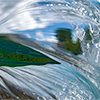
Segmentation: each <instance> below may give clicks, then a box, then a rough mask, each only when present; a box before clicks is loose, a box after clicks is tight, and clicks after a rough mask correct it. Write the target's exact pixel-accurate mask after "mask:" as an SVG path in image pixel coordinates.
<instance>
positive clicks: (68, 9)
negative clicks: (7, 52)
mask: <svg viewBox="0 0 100 100" xmlns="http://www.w3.org/2000/svg"><path fill="white" fill-rule="evenodd" d="M68 30H71V31H68ZM0 33H1V34H5V33H7V34H8V33H10V34H21V35H23V37H24V38H27V39H29V40H31V41H34V42H35V43H38V45H40V46H42V48H44V50H42V49H40V48H36V47H35V48H34V47H32V46H31V45H29V43H25V42H23V41H21V40H20V41H18V39H17V38H14V37H13V38H12V37H10V39H12V40H14V41H17V42H18V43H19V42H20V43H21V44H23V45H25V46H28V47H30V48H32V49H34V50H36V51H38V52H40V53H43V54H45V55H46V56H48V57H50V58H52V59H53V60H55V61H57V62H59V63H61V64H45V65H33V64H32V65H27V66H23V67H20V66H18V67H14V68H11V67H9V66H7V65H6V64H5V66H1V67H0V87H1V90H2V91H1V92H0V98H10V99H11V98H16V99H22V98H30V99H32V98H34V99H37V100H38V99H44V100H45V99H58V100H74V99H75V100H96V99H98V100H99V99H100V40H99V39H100V1H99V0H95V1H94V0H36V1H33V0H14V1H12V0H10V1H9V2H8V1H7V0H1V2H0ZM63 33H64V34H63ZM65 34H66V35H65ZM68 34H69V35H68ZM65 37H66V38H65ZM26 42H27V41H26ZM72 48H73V49H72ZM47 49H48V50H49V51H48V50H47ZM15 52H16V50H15ZM54 52H56V53H58V54H59V55H57V54H56V53H54ZM52 53H53V54H52ZM76 65H77V66H76ZM14 88H15V89H16V90H17V91H19V93H20V94H19V93H18V92H17V91H16V90H14ZM5 90H6V91H8V92H5ZM2 93H4V94H5V95H6V94H8V96H7V95H6V96H5V95H4V94H2Z"/></svg>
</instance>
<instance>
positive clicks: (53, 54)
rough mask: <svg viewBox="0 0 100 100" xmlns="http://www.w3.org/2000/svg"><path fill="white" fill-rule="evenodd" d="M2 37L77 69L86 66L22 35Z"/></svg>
mask: <svg viewBox="0 0 100 100" xmlns="http://www.w3.org/2000/svg"><path fill="white" fill-rule="evenodd" d="M0 36H7V37H8V38H9V40H10V41H12V42H16V43H19V44H21V45H24V46H26V47H29V48H32V49H35V50H36V51H41V52H42V53H44V54H47V55H50V56H51V57H55V58H57V59H60V60H62V61H65V62H67V63H69V64H72V65H74V66H76V67H79V66H85V65H84V64H85V63H84V62H82V61H79V60H77V59H75V58H73V57H72V56H69V55H67V54H64V53H63V52H61V51H59V50H58V49H56V48H55V50H56V52H55V51H52V50H49V49H47V48H44V47H42V46H41V45H39V44H38V43H36V42H34V41H32V40H29V39H28V38H25V37H24V36H23V35H21V34H0ZM56 61H57V60H56ZM58 62H59V61H58ZM80 62H81V63H80ZM79 68H81V67H79Z"/></svg>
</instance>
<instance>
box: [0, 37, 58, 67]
mask: <svg viewBox="0 0 100 100" xmlns="http://www.w3.org/2000/svg"><path fill="white" fill-rule="evenodd" d="M48 63H50V64H57V63H58V62H56V61H54V60H53V59H51V58H49V57H47V56H45V55H44V54H42V53H39V52H37V51H35V50H33V49H31V48H28V47H26V46H23V45H21V44H18V43H15V42H12V41H10V40H9V39H8V38H7V37H5V36H0V66H10V67H15V66H25V65H44V64H48Z"/></svg>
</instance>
